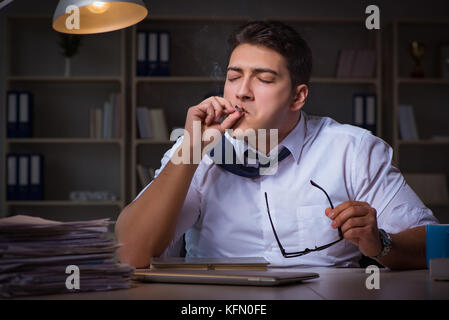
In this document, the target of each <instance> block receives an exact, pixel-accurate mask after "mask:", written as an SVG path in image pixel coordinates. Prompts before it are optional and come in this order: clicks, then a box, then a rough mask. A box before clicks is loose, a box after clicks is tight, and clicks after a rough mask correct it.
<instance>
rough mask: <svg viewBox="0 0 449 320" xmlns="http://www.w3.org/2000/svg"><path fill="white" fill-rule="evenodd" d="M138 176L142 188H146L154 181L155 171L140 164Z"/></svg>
mask: <svg viewBox="0 0 449 320" xmlns="http://www.w3.org/2000/svg"><path fill="white" fill-rule="evenodd" d="M137 175H138V176H139V181H140V185H141V187H142V188H144V187H146V186H147V185H148V184H149V183H150V182H151V181H152V180H153V179H154V175H155V169H154V168H151V167H147V166H143V165H141V164H138V165H137Z"/></svg>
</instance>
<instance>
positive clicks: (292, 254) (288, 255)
mask: <svg viewBox="0 0 449 320" xmlns="http://www.w3.org/2000/svg"><path fill="white" fill-rule="evenodd" d="M310 183H311V184H312V186H314V187H316V188H318V189H320V190H321V191H323V192H324V194H325V195H326V197H327V200H328V201H329V204H330V206H331V208H332V209H334V205H333V204H332V201H331V199H330V198H329V196H328V194H327V192H326V191H325V190H324V189H323V188H321V187H320V186H319V185H317V184H316V183H315V182H313V181H312V180H310ZM265 202H266V203H267V212H268V217H269V218H270V223H271V227H272V228H273V233H274V237H275V238H276V241H277V243H278V245H279V249H281V253H282V255H283V256H284V257H285V258H294V257H300V256H303V255H305V254H308V253H311V252H314V251H320V250H324V249H327V248H329V247H330V246H333V245H334V244H336V243H338V242H340V241H341V240H343V232H342V231H341V227H338V236H339V239H338V240H336V241H334V242H331V243H328V244H325V245H323V246H319V247H315V248H314V249H309V248H306V249H304V250H303V251H298V252H285V249H284V247H283V246H282V244H281V241H280V240H279V237H278V235H277V233H276V229H275V228H274V224H273V220H271V214H270V207H269V206H268V196H267V193H266V192H265Z"/></svg>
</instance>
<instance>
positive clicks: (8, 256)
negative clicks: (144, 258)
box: [0, 215, 134, 298]
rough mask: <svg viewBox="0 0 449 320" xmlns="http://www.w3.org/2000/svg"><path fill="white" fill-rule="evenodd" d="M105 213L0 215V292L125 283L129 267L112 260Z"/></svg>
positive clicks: (41, 291) (123, 285) (59, 290)
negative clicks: (90, 216) (53, 217)
mask: <svg viewBox="0 0 449 320" xmlns="http://www.w3.org/2000/svg"><path fill="white" fill-rule="evenodd" d="M109 224H110V221H109V219H101V220H91V221H77V222H57V221H50V220H45V219H41V218H36V217H30V216H21V215H19V216H13V217H8V218H4V219H0V297H4V298H10V297H16V296H24V295H40V294H55V293H69V292H80V291H103V290H110V289H120V288H129V287H130V279H131V275H132V273H133V271H134V268H132V267H131V266H129V265H126V264H118V263H116V261H115V251H116V249H117V247H118V246H117V244H116V241H115V240H114V239H111V238H110V237H109V236H108V233H107V231H108V226H109Z"/></svg>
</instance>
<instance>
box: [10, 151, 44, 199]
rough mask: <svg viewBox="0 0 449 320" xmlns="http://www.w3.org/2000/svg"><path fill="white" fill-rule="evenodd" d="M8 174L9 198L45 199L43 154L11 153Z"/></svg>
mask: <svg viewBox="0 0 449 320" xmlns="http://www.w3.org/2000/svg"><path fill="white" fill-rule="evenodd" d="M6 174H7V195H6V198H7V200H9V201H13V200H43V197H44V192H43V189H44V187H43V156H42V155H41V154H37V153H9V154H8V155H7V173H6Z"/></svg>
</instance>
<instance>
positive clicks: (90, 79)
mask: <svg viewBox="0 0 449 320" xmlns="http://www.w3.org/2000/svg"><path fill="white" fill-rule="evenodd" d="M6 80H7V81H16V82H19V81H23V82H68V83H70V82H122V81H123V79H122V77H120V76H100V77H91V76H73V77H64V76H48V77H44V76H42V77H41V76H11V77H8V78H7V79H6Z"/></svg>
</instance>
